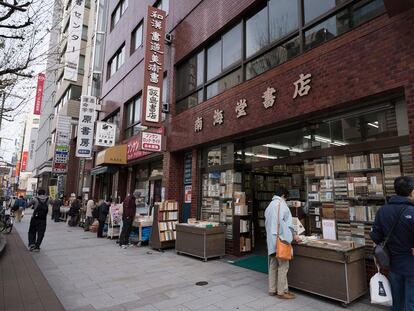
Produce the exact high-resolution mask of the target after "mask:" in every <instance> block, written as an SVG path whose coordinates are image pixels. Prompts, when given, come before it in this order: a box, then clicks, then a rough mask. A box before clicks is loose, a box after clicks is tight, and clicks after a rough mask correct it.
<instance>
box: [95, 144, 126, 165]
mask: <svg viewBox="0 0 414 311" xmlns="http://www.w3.org/2000/svg"><path fill="white" fill-rule="evenodd" d="M106 164H112V165H113V164H121V165H122V164H127V145H119V146H115V147H110V148H108V149H105V150H102V151H101V152H99V153H98V154H97V156H96V165H106Z"/></svg>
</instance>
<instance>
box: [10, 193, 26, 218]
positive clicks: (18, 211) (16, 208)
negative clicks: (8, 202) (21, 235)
mask: <svg viewBox="0 0 414 311" xmlns="http://www.w3.org/2000/svg"><path fill="white" fill-rule="evenodd" d="M26 205H27V204H26V201H25V199H24V198H23V196H22V195H21V196H20V197H19V198H18V199H16V201H14V205H13V212H14V216H15V217H16V221H17V222H21V221H22V218H23V216H24V210H25V209H26Z"/></svg>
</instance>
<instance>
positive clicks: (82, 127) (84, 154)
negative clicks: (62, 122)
mask: <svg viewBox="0 0 414 311" xmlns="http://www.w3.org/2000/svg"><path fill="white" fill-rule="evenodd" d="M95 110H96V97H94V96H87V95H82V96H81V103H80V112H79V123H78V138H77V141H76V156H77V157H78V158H91V157H92V146H93V136H94V126H95V118H96V112H95Z"/></svg>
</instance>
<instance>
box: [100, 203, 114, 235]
mask: <svg viewBox="0 0 414 311" xmlns="http://www.w3.org/2000/svg"><path fill="white" fill-rule="evenodd" d="M110 202H111V200H110V199H109V200H108V201H105V200H101V202H100V204H99V205H98V207H97V208H98V222H99V226H98V233H97V236H98V238H102V237H103V229H104V226H105V221H106V218H107V217H108V214H109V206H110Z"/></svg>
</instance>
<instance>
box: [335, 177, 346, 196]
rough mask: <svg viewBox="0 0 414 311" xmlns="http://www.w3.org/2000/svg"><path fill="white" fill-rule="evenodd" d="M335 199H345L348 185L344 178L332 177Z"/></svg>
mask: <svg viewBox="0 0 414 311" xmlns="http://www.w3.org/2000/svg"><path fill="white" fill-rule="evenodd" d="M334 189H335V199H345V198H346V197H348V187H347V182H346V178H335V179H334Z"/></svg>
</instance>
